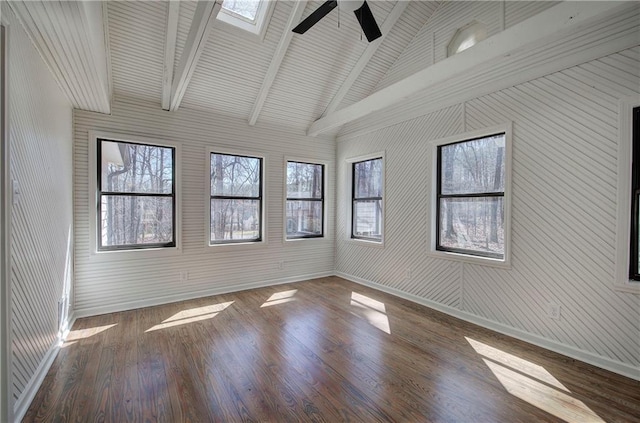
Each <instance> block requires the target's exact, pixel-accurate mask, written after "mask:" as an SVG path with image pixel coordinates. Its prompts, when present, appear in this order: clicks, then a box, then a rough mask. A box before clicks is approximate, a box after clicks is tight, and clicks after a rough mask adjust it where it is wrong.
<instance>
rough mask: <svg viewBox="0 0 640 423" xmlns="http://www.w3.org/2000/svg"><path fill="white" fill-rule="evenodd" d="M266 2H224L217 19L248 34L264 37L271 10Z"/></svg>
mask: <svg viewBox="0 0 640 423" xmlns="http://www.w3.org/2000/svg"><path fill="white" fill-rule="evenodd" d="M271 3H274V2H271V1H268V0H224V2H223V3H222V9H221V10H220V13H218V19H219V20H221V21H222V22H225V23H228V24H230V25H233V26H235V27H237V28H240V29H243V30H245V31H248V32H250V33H253V34H256V35H258V36H259V37H260V38H262V37H263V36H264V33H265V30H266V27H267V25H266V23H267V21H268V20H269V19H268V18H269V14H270V13H271V10H272V5H271Z"/></svg>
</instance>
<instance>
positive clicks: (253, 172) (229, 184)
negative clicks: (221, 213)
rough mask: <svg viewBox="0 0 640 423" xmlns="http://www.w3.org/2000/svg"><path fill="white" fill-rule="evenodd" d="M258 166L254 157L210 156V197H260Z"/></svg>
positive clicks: (258, 161)
mask: <svg viewBox="0 0 640 423" xmlns="http://www.w3.org/2000/svg"><path fill="white" fill-rule="evenodd" d="M260 165H261V160H260V159H259V158H256V157H244V156H230V155H227V154H216V153H212V154H211V195H225V196H233V197H259V196H260Z"/></svg>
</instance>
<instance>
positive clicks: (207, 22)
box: [169, 0, 222, 111]
mask: <svg viewBox="0 0 640 423" xmlns="http://www.w3.org/2000/svg"><path fill="white" fill-rule="evenodd" d="M221 7H222V0H216V1H200V2H198V5H197V6H196V11H195V13H194V15H193V21H192V22H191V28H190V29H189V35H188V36H187V41H186V43H185V46H184V49H183V50H182V55H181V56H180V63H179V64H178V71H177V72H176V74H175V76H174V80H173V83H172V85H171V101H170V107H169V110H172V111H174V110H177V109H178V107H180V103H181V102H182V98H183V97H184V94H185V92H186V91H187V87H188V86H189V82H190V81H191V77H192V76H193V72H194V71H195V68H196V66H197V64H198V60H200V56H201V55H202V52H203V51H204V47H205V44H206V42H207V38H208V37H209V33H210V32H211V28H212V27H213V25H214V24H215V22H216V17H217V16H218V12H220V8H221Z"/></svg>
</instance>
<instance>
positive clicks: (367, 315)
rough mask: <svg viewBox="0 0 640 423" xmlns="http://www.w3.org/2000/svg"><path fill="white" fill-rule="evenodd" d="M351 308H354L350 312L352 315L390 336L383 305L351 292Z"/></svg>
mask: <svg viewBox="0 0 640 423" xmlns="http://www.w3.org/2000/svg"><path fill="white" fill-rule="evenodd" d="M351 306H352V307H355V310H354V311H353V312H352V313H353V314H354V315H356V316H358V317H361V318H363V319H365V320H366V321H367V322H369V323H370V324H371V325H372V326H373V327H375V328H377V329H380V330H381V331H383V332H385V333H388V334H391V327H390V326H389V317H388V316H387V311H386V308H385V306H384V303H382V302H380V301H378V300H374V299H373V298H370V297H367V296H366V295H362V294H358V293H357V292H352V293H351Z"/></svg>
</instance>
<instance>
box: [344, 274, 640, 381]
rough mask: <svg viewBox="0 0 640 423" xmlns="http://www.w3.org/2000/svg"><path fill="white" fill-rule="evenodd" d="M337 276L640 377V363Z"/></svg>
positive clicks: (357, 278) (594, 363)
mask: <svg viewBox="0 0 640 423" xmlns="http://www.w3.org/2000/svg"><path fill="white" fill-rule="evenodd" d="M335 274H336V276H339V277H341V278H344V279H347V280H350V281H352V282H355V283H358V284H360V285H365V286H368V287H370V288H374V289H377V290H379V291H384V292H386V293H388V294H391V295H395V296H396V297H400V298H404V299H405V300H409V301H412V302H414V303H417V304H420V305H423V306H425V307H429V308H432V309H434V310H437V311H441V312H443V313H445V314H448V315H450V316H453V317H457V318H458V319H461V320H464V321H467V322H470V323H474V324H476V325H479V326H482V327H485V328H487V329H491V330H494V331H496V332H499V333H502V334H504V335H508V336H512V337H514V338H517V339H520V340H522V341H525V342H529V343H531V344H534V345H537V346H539V347H542V348H545V349H548V350H551V351H554V352H557V353H559V354H562V355H565V356H567V357H571V358H575V359H576V360H580V361H583V362H585V363H588V364H592V365H594V366H596V367H600V368H602V369H605V370H609V371H611V372H614V373H617V374H620V375H622V376H626V377H628V378H631V379H635V380H640V367H635V366H632V365H630V364H626V363H622V362H620V361H616V360H612V359H610V358H607V357H602V356H600V355H597V354H594V353H592V352H589V351H584V350H581V349H579V348H576V347H573V346H571V345H566V344H563V343H560V342H557V341H553V340H550V339H547V338H544V337H542V336H539V335H535V334H532V333H529V332H525V331H523V330H521V329H517V328H514V327H512V326H508V325H505V324H503V323H499V322H496V321H493V320H489V319H486V318H484V317H480V316H476V315H475V314H472V313H468V312H466V311H462V310H459V309H457V308H453V307H449V306H446V305H443V304H440V303H437V302H435V301H430V300H427V299H425V298H421V297H418V296H417V295H413V294H408V293H406V292H403V291H400V290H399V289H395V288H390V287H388V286H384V285H381V284H379V283H376V282H372V281H369V280H366V279H363V278H359V277H357V276H352V275H348V274H346V273H342V272H336V273H335Z"/></svg>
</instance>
